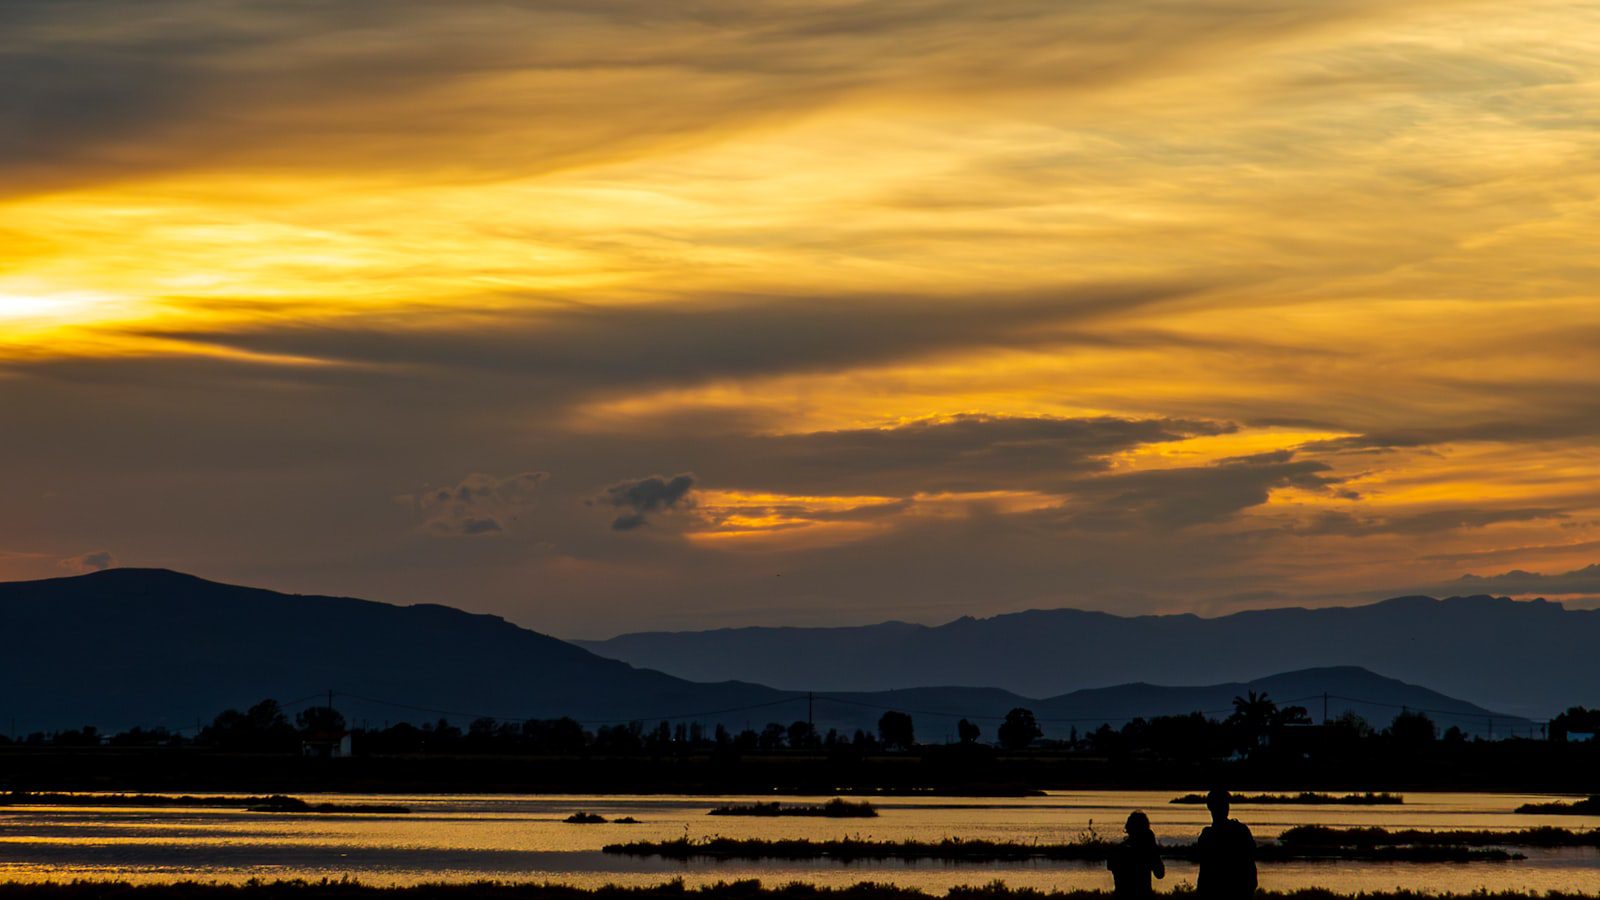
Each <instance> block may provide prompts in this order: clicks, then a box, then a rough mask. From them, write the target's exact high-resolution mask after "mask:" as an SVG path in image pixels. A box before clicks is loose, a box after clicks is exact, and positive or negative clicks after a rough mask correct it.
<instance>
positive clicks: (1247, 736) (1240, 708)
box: [1227, 691, 1311, 753]
mask: <svg viewBox="0 0 1600 900" xmlns="http://www.w3.org/2000/svg"><path fill="white" fill-rule="evenodd" d="M1227 724H1229V725H1230V726H1232V727H1233V728H1234V729H1235V730H1236V731H1237V733H1238V736H1239V740H1238V742H1237V744H1236V746H1238V748H1239V749H1240V750H1242V751H1244V752H1246V753H1255V752H1257V751H1259V750H1261V749H1262V748H1264V747H1266V746H1268V745H1269V744H1271V743H1272V739H1273V738H1274V737H1276V736H1277V734H1278V732H1280V731H1282V730H1283V728H1284V727H1285V726H1288V725H1310V724H1311V716H1310V715H1309V714H1308V713H1307V712H1306V708H1305V707H1303V706H1285V707H1282V708H1281V709H1280V708H1279V707H1278V704H1276V703H1274V702H1273V700H1272V698H1271V697H1269V696H1267V693H1266V692H1265V691H1263V692H1261V693H1259V694H1257V693H1256V692H1255V691H1250V692H1248V693H1247V694H1246V696H1243V697H1235V698H1233V715H1230V716H1229V717H1228V719H1227Z"/></svg>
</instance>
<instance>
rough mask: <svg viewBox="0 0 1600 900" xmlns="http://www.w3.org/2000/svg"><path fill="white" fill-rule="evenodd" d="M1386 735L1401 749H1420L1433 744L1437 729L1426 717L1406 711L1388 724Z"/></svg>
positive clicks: (1437, 733) (1437, 732)
mask: <svg viewBox="0 0 1600 900" xmlns="http://www.w3.org/2000/svg"><path fill="white" fill-rule="evenodd" d="M1387 734H1388V735H1389V738H1390V739H1391V740H1393V741H1394V742H1395V743H1396V744H1397V745H1399V746H1401V747H1420V746H1426V745H1428V744H1431V743H1433V741H1434V739H1435V738H1437V737H1438V735H1439V728H1438V726H1436V725H1434V724H1433V720H1432V719H1430V718H1428V717H1427V715H1425V714H1423V713H1420V712H1411V711H1410V710H1406V711H1404V712H1401V713H1400V715H1398V716H1395V717H1394V721H1393V722H1390V723H1389V728H1388V731H1387Z"/></svg>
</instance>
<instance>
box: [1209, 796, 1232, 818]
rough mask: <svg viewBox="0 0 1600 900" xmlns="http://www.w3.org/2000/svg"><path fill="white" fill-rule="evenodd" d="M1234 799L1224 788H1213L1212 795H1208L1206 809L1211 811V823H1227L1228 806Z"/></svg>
mask: <svg viewBox="0 0 1600 900" xmlns="http://www.w3.org/2000/svg"><path fill="white" fill-rule="evenodd" d="M1232 799H1233V798H1231V797H1230V796H1228V792H1227V791H1225V790H1223V789H1222V788H1213V789H1212V790H1211V793H1209V794H1206V809H1209V810H1211V821H1213V822H1224V821H1227V819H1228V804H1229V802H1230V801H1231V800H1232Z"/></svg>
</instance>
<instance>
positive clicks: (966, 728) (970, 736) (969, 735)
mask: <svg viewBox="0 0 1600 900" xmlns="http://www.w3.org/2000/svg"><path fill="white" fill-rule="evenodd" d="M982 733H983V732H982V730H980V729H979V728H978V726H977V725H974V724H973V723H971V722H968V721H967V720H966V719H962V720H961V721H959V722H957V723H956V737H957V738H959V739H960V740H961V743H963V744H976V743H977V742H978V736H979V735H980V734H982Z"/></svg>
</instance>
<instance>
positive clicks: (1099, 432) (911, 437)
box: [715, 415, 1235, 495]
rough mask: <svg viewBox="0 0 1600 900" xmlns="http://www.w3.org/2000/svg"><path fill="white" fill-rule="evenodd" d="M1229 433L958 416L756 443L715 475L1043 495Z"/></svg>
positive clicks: (833, 486) (1120, 421)
mask: <svg viewBox="0 0 1600 900" xmlns="http://www.w3.org/2000/svg"><path fill="white" fill-rule="evenodd" d="M1234 428H1235V426H1233V425H1232V424H1230V423H1226V422H1208V421H1198V420H1183V419H1126V418H1116V417H1112V416H1102V417H1095V418H1057V417H1045V416H1034V417H1028V416H984V415H958V416H953V417H950V418H947V419H938V420H931V421H920V422H911V423H908V424H904V425H896V426H890V427H883V428H856V429H848V430H838V431H818V432H810V433H799V434H786V435H776V436H769V437H754V438H750V439H747V440H746V441H744V442H742V443H743V446H742V447H741V452H739V453H738V454H736V455H731V456H730V458H728V459H727V460H726V461H725V463H724V465H723V466H722V467H720V468H719V469H718V470H717V471H716V472H715V475H716V477H717V479H718V482H719V484H726V485H727V486H734V487H745V488H751V489H760V488H765V489H777V490H790V491H794V492H798V493H817V492H838V493H866V494H879V495H883V494H889V495H902V494H908V493H915V492H932V491H985V490H1000V489H1023V490H1044V491H1050V490H1057V489H1060V488H1061V487H1063V486H1064V485H1067V484H1069V483H1073V482H1074V481H1075V479H1077V478H1078V477H1080V476H1081V475H1083V474H1084V473H1087V472H1092V471H1096V470H1100V469H1104V468H1105V467H1106V465H1107V462H1106V458H1107V457H1109V456H1111V455H1112V454H1115V453H1118V452H1121V451H1124V450H1130V449H1133V448H1135V447H1139V446H1143V445H1145V444H1154V443H1164V442H1170V441H1179V440H1183V439H1185V438H1190V437H1197V436H1201V435H1216V434H1226V433H1229V432H1231V431H1233V430H1234Z"/></svg>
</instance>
